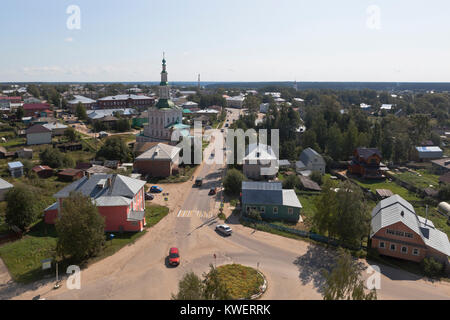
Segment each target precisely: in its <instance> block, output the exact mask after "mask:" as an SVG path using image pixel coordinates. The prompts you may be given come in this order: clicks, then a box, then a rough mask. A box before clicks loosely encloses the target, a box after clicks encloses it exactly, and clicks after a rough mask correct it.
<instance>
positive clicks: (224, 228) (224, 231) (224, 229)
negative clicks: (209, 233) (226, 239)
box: [216, 224, 233, 236]
mask: <svg viewBox="0 0 450 320" xmlns="http://www.w3.org/2000/svg"><path fill="white" fill-rule="evenodd" d="M216 231H217V232H220V233H221V234H223V235H225V236H231V234H232V233H233V230H232V229H231V228H230V227H229V226H227V225H226V224H219V225H217V226H216Z"/></svg>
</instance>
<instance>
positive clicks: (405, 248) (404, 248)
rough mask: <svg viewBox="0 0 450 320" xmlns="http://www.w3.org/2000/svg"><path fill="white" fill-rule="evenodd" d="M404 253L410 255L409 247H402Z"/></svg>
mask: <svg viewBox="0 0 450 320" xmlns="http://www.w3.org/2000/svg"><path fill="white" fill-rule="evenodd" d="M402 253H404V254H407V253H408V247H405V246H402Z"/></svg>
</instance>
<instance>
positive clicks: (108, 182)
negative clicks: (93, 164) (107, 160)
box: [106, 178, 112, 188]
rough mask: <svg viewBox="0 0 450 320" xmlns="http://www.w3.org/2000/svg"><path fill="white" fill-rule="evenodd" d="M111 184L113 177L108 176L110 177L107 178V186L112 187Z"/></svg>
mask: <svg viewBox="0 0 450 320" xmlns="http://www.w3.org/2000/svg"><path fill="white" fill-rule="evenodd" d="M111 184H112V181H111V178H108V179H107V180H106V187H107V188H111Z"/></svg>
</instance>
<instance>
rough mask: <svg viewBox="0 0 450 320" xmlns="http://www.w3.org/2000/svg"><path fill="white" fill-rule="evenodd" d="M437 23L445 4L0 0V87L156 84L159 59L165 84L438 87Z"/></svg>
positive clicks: (446, 47) (447, 45)
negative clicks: (165, 70)
mask: <svg viewBox="0 0 450 320" xmlns="http://www.w3.org/2000/svg"><path fill="white" fill-rule="evenodd" d="M74 6H75V8H78V9H79V15H78V14H77V12H78V10H72V8H73V7H74ZM449 16H450V1H447V0H427V1H423V0H372V1H367V0H341V1H335V0H315V1H311V0H308V1H303V0H276V1H275V0H226V1H225V0H159V1H155V0H127V1H125V0H68V1H67V0H1V6H0V39H1V43H2V46H1V49H0V82H31V81H80V82H90V81H112V82H118V81H158V80H159V77H160V75H159V74H160V71H161V59H162V53H163V52H165V54H166V59H167V68H168V72H169V81H196V80H197V75H198V74H201V79H202V81H294V80H297V81H298V82H299V83H301V82H302V81H373V82H377V81H387V82H450V41H449V40H450V19H449ZM78 22H79V24H78Z"/></svg>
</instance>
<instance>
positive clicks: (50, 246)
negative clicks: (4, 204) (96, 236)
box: [0, 205, 169, 283]
mask: <svg viewBox="0 0 450 320" xmlns="http://www.w3.org/2000/svg"><path fill="white" fill-rule="evenodd" d="M168 213H169V209H168V208H167V207H162V206H156V205H151V206H148V207H147V208H146V215H145V216H146V221H147V226H146V229H148V228H151V227H152V226H154V225H156V224H157V223H158V222H159V221H161V219H162V218H164V217H165V216H166V215H167V214H168ZM145 232H146V230H144V231H143V232H137V233H134V232H133V233H132V232H125V233H122V234H120V233H118V232H117V233H114V239H113V240H112V241H111V240H108V241H106V244H105V247H104V250H103V251H102V252H101V254H100V255H98V256H96V257H92V258H90V259H89V260H88V261H86V262H85V263H84V265H83V266H87V265H89V264H92V263H94V262H96V261H99V260H101V259H104V258H106V257H108V256H110V255H112V254H114V253H115V252H117V251H119V250H120V249H121V248H123V247H125V246H127V245H130V244H133V243H134V242H135V241H136V240H137V239H138V238H140V237H142V236H143V235H144V234H145ZM106 239H109V233H107V234H106ZM56 243H57V235H56V230H55V227H54V226H52V225H46V224H45V223H44V222H43V221H39V222H38V223H37V224H36V225H35V226H33V227H32V228H31V230H30V232H29V233H28V234H27V235H25V236H24V237H23V238H22V239H20V240H17V241H14V242H10V243H7V244H5V245H3V246H1V247H0V257H1V258H2V260H3V261H4V263H5V265H6V266H7V267H8V270H9V272H10V274H11V275H12V277H13V279H14V280H15V281H17V282H20V283H29V282H33V281H37V280H40V279H42V278H43V277H44V276H46V275H54V273H55V270H54V267H53V268H52V269H50V270H46V271H43V270H42V264H41V261H42V260H44V259H47V258H54V256H55V248H56ZM62 268H63V267H61V270H63V269H62ZM60 272H61V273H62V271H60Z"/></svg>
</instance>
